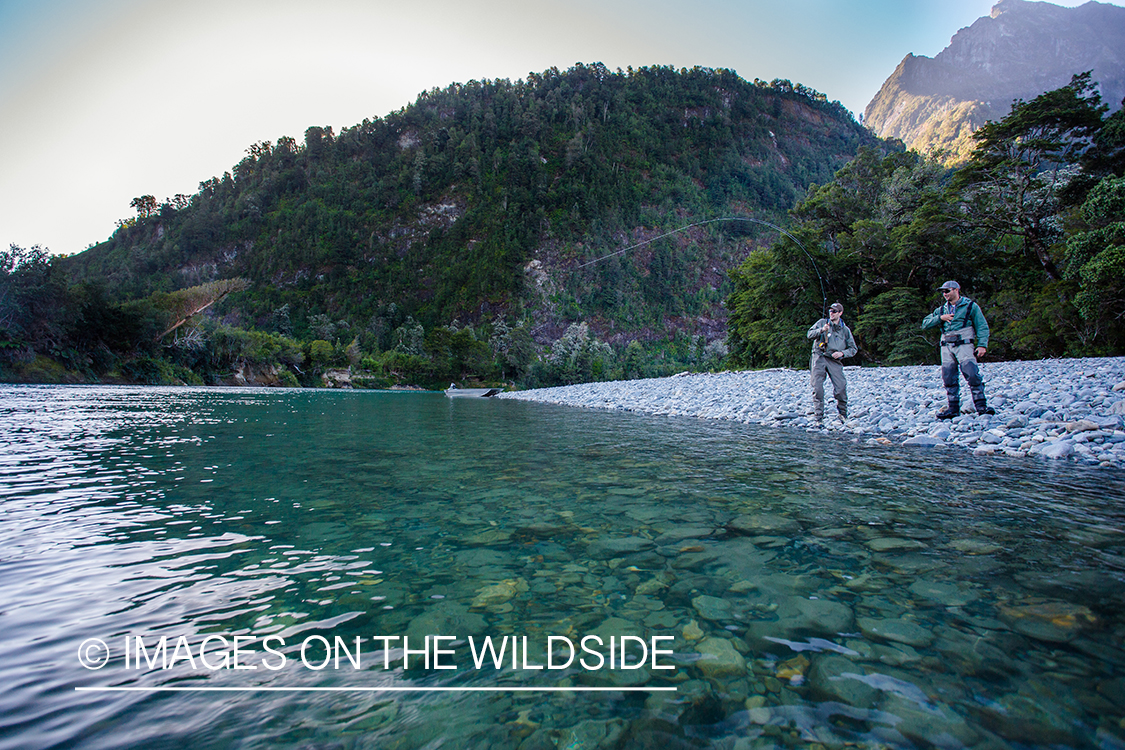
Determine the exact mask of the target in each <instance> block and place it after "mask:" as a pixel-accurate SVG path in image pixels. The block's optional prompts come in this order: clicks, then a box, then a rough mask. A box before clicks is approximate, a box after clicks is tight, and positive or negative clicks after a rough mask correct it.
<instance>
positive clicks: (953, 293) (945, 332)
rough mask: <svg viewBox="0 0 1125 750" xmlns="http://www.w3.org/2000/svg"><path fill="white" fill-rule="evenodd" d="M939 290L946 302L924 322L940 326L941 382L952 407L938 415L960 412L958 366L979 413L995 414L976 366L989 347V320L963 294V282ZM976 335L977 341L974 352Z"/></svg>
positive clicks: (939, 417) (923, 322)
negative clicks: (985, 395) (988, 401)
mask: <svg viewBox="0 0 1125 750" xmlns="http://www.w3.org/2000/svg"><path fill="white" fill-rule="evenodd" d="M939 289H940V291H941V293H942V295H944V297H945V303H944V304H942V306H941V307H939V308H937V309H936V310H934V311H933V312H932V313H930V314H929V315H927V316H926V319H925V320H923V321H922V330H926V329H927V328H934V327H935V326H941V381H942V383H944V384H945V395H946V398H948V399H949V406H947V407H946V408H945V410H944V411H939V412H938V413H937V418H938V419H953V418H954V417H956V416H958V415H959V414H960V413H961V383H960V378H958V377H957V370H958V368H960V370H961V373H962V374H963V375H964V376H965V380H966V381H968V383H969V390H970V391H971V392H972V394H973V406H974V407H976V410H977V413H978V414H995V413H996V411H995V410H994V409H992V408H991V407H990V406H988V403H987V401H985V398H984V380H982V379H981V376H980V369H979V368H978V367H977V357H983V356H984V353H985V352H986V351H987V350H988V321H987V320H985V319H984V313H983V312H982V311H981V309H980V305H978V304H977V303H976V302H973V301H972V300H971V299H969V298H968V297H962V296H961V285H960V284H958V283H957V282H956V281H947V282H945V283H944V284H942V285H941V286H940V287H939ZM974 338H975V339H976V340H977V346H976V351H975V353H974V351H973V339H974ZM974 354H975V356H974Z"/></svg>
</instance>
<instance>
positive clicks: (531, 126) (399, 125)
mask: <svg viewBox="0 0 1125 750" xmlns="http://www.w3.org/2000/svg"><path fill="white" fill-rule="evenodd" d="M878 143H879V142H878V141H877V139H875V138H874V137H873V136H872V135H871V134H870V133H869V132H867V131H866V130H865V129H863V128H862V127H861V126H860V125H859V124H858V123H856V122H855V120H854V119H853V118H852V117H851V115H850V113H848V112H847V111H846V110H845V109H844V108H843V107H842V106H841V105H840V104H839V103H838V102H829V101H828V100H827V98H826V97H825V96H824V95H822V94H819V93H817V92H815V91H812V90H810V89H807V88H806V87H804V86H801V85H800V84H793V83H791V82H789V81H784V80H775V81H772V82H769V83H767V82H764V81H758V80H755V81H753V82H748V81H745V80H743V79H742V78H740V77H739V76H737V75H736V74H735V73H734V72H732V71H727V70H712V69H705V68H694V69H691V70H687V69H681V70H676V69H673V68H667V67H649V68H641V69H636V70H634V69H629V70H628V71H621V70H617V71H610V70H608V69H606V68H605V67H604V66H602V65H600V64H594V65H576V66H575V67H573V68H571V69H569V70H566V71H559V70H556V69H552V70H548V71H545V72H544V73H542V74H531V75H529V76H528V78H527V80H524V81H518V82H515V83H512V82H509V81H506V80H499V81H471V82H469V83H467V84H454V85H451V86H448V87H446V88H444V89H440V90H439V89H433V90H431V91H428V92H425V93H423V94H421V95H420V96H419V97H418V99H417V101H416V102H414V103H413V104H411V105H410V106H407V107H404V108H403V109H401V110H399V111H396V112H393V113H391V114H389V115H387V116H386V117H383V118H377V119H374V120H365V121H364V122H363V123H361V124H359V125H355V126H354V127H347V128H344V129H343V130H341V131H340V132H335V131H334V129H333V128H331V127H310V128H308V130H307V131H306V132H305V134H304V142H303V143H298V142H297V141H296V140H295V139H294V138H292V137H281V138H278V139H277V140H276V142H271V141H261V142H259V143H256V144H254V145H252V146H250V147H249V148H248V149H247V155H246V157H245V158H244V159H243V160H242V161H240V162H239V163H238V164H237V165H235V166H234V167H233V169H232V170H231V171H230V172H228V173H225V174H223V175H222V176H221V177H214V178H211V179H208V180H205V181H203V182H201V183H200V186H199V191H198V192H197V193H195V194H193V195H190V196H187V195H177V196H174V197H172V198H166V199H164V200H158V199H157V198H156V197H155V196H151V195H143V196H138V197H137V198H135V199H134V200H133V202H132V205H131V207H132V208H133V209H135V211H136V215H135V216H132V217H130V218H128V219H125V220H122V221H121V222H120V223H119V227H118V230H117V231H116V232H115V233H114V235H113V236H112V237H111V238H110V239H109V240H108V241H107V242H105V243H102V244H100V245H98V246H95V247H93V248H91V249H89V250H87V251H85V252H83V253H79V254H77V255H74V256H71V257H68V258H62V259H52V258H50V257H48V256H47V254H46V253H45V252H44V251H43V250H42V249H40V248H32V249H31V250H24V249H21V248H14V247H13V248H12V249H11V250H9V251H8V253H7V254H5V256H4V261H3V269H0V270H2V273H3V284H4V290H3V291H0V308H2V312H0V348H2V355H3V360H4V362H3V367H4V372H5V377H7V378H8V379H20V378H23V379H51V378H62V377H70V378H77V377H80V378H83V379H86V380H90V381H97V380H103V381H104V380H115V379H122V380H131V381H141V382H175V381H177V380H182V381H185V382H205V383H219V382H231V379H232V378H236V379H237V377H238V376H240V375H241V376H243V377H248V378H250V379H251V380H252V381H256V382H279V383H284V384H290V385H294V384H298V383H300V384H305V385H317V384H321V383H323V382H324V377H325V375H328V376H329V377H330V378H334V377H335V378H339V377H342V376H340V375H339V372H338V371H339V370H341V369H347V370H348V371H349V373H350V374H349V376H348V377H350V378H351V379H352V382H353V383H356V384H367V385H388V384H394V383H415V384H423V385H430V386H432V385H445V384H447V383H448V382H449V381H450V380H478V381H496V382H499V381H509V382H518V383H521V384H547V383H558V382H573V381H576V380H586V379H591V378H607V377H632V376H639V375H659V374H666V373H668V372H671V371H674V370H678V369H685V368H701V367H716V366H719V365H720V364H721V362H722V360H723V357H724V355H725V343H724V338H725V333H726V320H725V318H726V311H725V308H724V306H723V301H724V299H725V297H726V296H727V295H728V294H729V293H730V292H731V291H732V286H731V280H730V276H729V270H730V269H731V268H733V267H734V266H736V265H737V264H738V263H739V262H741V261H742V260H743V259H745V258H746V257H747V256H749V255H750V254H751V253H752V252H753V251H754V250H755V249H759V248H762V247H765V246H767V245H768V244H769V242H770V240H771V239H772V238H773V237H774V236H775V234H774V233H772V232H771V231H770V230H769V229H768V228H767V227H763V226H762V225H761V224H753V223H749V222H732V221H716V220H717V219H720V218H727V217H754V218H757V219H759V220H762V221H767V222H770V223H778V224H781V223H784V222H785V221H786V212H787V211H788V209H790V207H792V206H793V204H794V203H795V201H797V200H798V199H800V198H801V197H802V196H803V195H805V193H806V190H807V188H808V186H809V185H810V184H813V183H821V184H824V183H828V182H829V181H830V180H831V179H832V176H833V174H834V173H835V171H836V170H837V169H839V168H840V167H842V166H843V165H844V164H846V163H847V162H848V160H849V159H851V158H852V157H853V156H854V155H855V153H856V151H857V149H858V148H860V147H861V146H867V147H870V148H876V147H878ZM684 227H690V229H687V230H685V231H673V230H678V229H680V228H684ZM220 282H225V283H220Z"/></svg>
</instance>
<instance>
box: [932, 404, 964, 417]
mask: <svg viewBox="0 0 1125 750" xmlns="http://www.w3.org/2000/svg"><path fill="white" fill-rule="evenodd" d="M960 415H961V405H960V404H950V405H949V406H947V407H945V408H944V409H942V410H941V411H939V412H938V413H937V418H938V419H953V418H954V417H958V416H960Z"/></svg>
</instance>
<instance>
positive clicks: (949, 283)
mask: <svg viewBox="0 0 1125 750" xmlns="http://www.w3.org/2000/svg"><path fill="white" fill-rule="evenodd" d="M960 288H961V285H960V284H958V283H957V282H956V281H947V282H945V283H944V284H942V285H941V286H939V287H938V289H960Z"/></svg>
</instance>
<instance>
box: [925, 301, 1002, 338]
mask: <svg viewBox="0 0 1125 750" xmlns="http://www.w3.org/2000/svg"><path fill="white" fill-rule="evenodd" d="M947 308H948V305H942V306H941V307H939V308H937V309H936V310H934V311H933V312H932V313H930V314H929V315H927V316H926V319H925V320H923V321H922V330H923V331H924V330H926V329H927V328H935V327H937V326H941V332H942V333H952V332H953V331H960V330H961V329H962V328H968V327H969V326H972V327H973V330H974V331H975V332H976V339H977V346H981V347H984V348H985V349H987V348H988V321H987V320H985V319H984V313H983V312H981V309H980V305H978V304H977V303H976V302H973V301H972V300H971V299H969V298H968V297H961V299H959V300H957V307H956V308H955V309H954V310H953V320H951V321H949V322H948V323H946V322H944V321H943V320H942V319H941V316H942V315H945V314H946V313H947V312H948V309H947Z"/></svg>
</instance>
